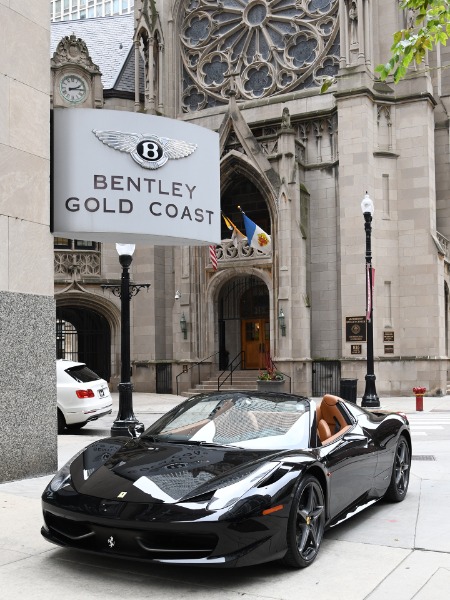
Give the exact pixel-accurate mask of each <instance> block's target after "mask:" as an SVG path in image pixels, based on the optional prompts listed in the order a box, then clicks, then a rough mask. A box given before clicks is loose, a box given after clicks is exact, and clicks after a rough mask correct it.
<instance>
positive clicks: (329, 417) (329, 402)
mask: <svg viewBox="0 0 450 600" xmlns="http://www.w3.org/2000/svg"><path fill="white" fill-rule="evenodd" d="M339 401H340V398H339V397H338V396H332V395H331V394H325V396H324V397H323V399H322V402H321V404H320V412H321V415H322V419H323V420H325V421H326V422H327V424H328V427H329V428H330V432H331V435H335V434H336V433H339V432H340V431H341V430H342V429H344V427H347V426H348V423H347V422H346V420H345V418H344V417H343V415H342V413H341V411H340V410H339V408H338V403H339Z"/></svg>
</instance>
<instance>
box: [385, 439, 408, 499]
mask: <svg viewBox="0 0 450 600" xmlns="http://www.w3.org/2000/svg"><path fill="white" fill-rule="evenodd" d="M410 471H411V452H410V450H409V445H408V442H407V441H406V438H405V437H404V436H401V438H400V439H399V441H398V443H397V448H396V450H395V456H394V465H393V467H392V475H391V482H390V484H389V487H388V489H387V492H386V494H385V496H384V497H385V499H386V500H389V502H401V501H402V500H404V499H405V496H406V492H407V491H408V485H409V474H410Z"/></svg>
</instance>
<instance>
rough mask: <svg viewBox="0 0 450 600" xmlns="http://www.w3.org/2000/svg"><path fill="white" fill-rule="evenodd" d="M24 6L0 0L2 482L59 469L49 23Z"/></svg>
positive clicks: (39, 10) (39, 9) (43, 13)
mask: <svg viewBox="0 0 450 600" xmlns="http://www.w3.org/2000/svg"><path fill="white" fill-rule="evenodd" d="M31 4H32V6H31V5H30V3H26V2H20V1H13V0H11V1H7V2H3V1H1V2H0V22H1V40H2V41H1V50H0V256H1V261H0V263H1V264H0V389H1V405H2V422H1V426H0V452H1V454H2V456H3V457H4V460H2V463H1V466H0V481H6V480H11V479H16V478H23V477H31V476H34V475H39V474H44V473H50V472H52V471H54V470H55V468H56V466H57V452H56V421H55V405H56V373H55V359H54V357H55V335H54V328H55V303H54V298H53V237H52V235H51V233H50V194H49V175H50V145H49V140H50V126H49V84H48V81H49V77H48V52H49V39H50V24H49V22H48V2H47V0H37V1H36V2H33V3H31ZM18 32H20V35H18ZM30 49H32V51H31V52H30Z"/></svg>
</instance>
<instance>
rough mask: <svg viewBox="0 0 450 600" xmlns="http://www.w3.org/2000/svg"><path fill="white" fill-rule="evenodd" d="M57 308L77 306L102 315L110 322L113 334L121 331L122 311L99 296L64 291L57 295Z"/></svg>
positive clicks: (80, 291) (82, 292)
mask: <svg viewBox="0 0 450 600" xmlns="http://www.w3.org/2000/svg"><path fill="white" fill-rule="evenodd" d="M55 301H56V307H57V308H58V307H60V306H69V305H70V306H77V307H78V308H87V309H90V310H94V311H96V312H98V313H99V314H101V315H102V316H103V317H105V319H106V320H107V321H108V323H109V326H110V327H111V332H112V333H114V334H115V333H117V332H119V331H120V309H119V308H118V307H117V306H116V305H115V304H114V303H113V302H111V301H110V300H108V299H107V298H103V297H102V296H100V295H99V294H90V293H89V292H86V291H82V290H73V291H70V290H69V291H68V290H62V291H61V292H58V293H56V294H55Z"/></svg>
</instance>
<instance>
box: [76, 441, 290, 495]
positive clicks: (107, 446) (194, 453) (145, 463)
mask: <svg viewBox="0 0 450 600" xmlns="http://www.w3.org/2000/svg"><path fill="white" fill-rule="evenodd" d="M279 454H280V452H279V451H277V452H274V451H273V450H243V449H242V448H233V447H229V446H228V447H226V446H220V447H208V446H202V445H196V444H179V443H177V444H174V443H166V442H164V443H159V442H150V441H147V440H145V439H142V438H138V439H136V440H131V441H125V440H123V441H122V442H121V443H120V442H119V438H111V439H109V440H101V441H100V442H96V443H95V444H92V445H91V446H89V447H88V448H86V450H85V451H84V453H83V454H82V455H80V456H79V457H78V458H77V459H76V460H75V461H74V462H73V463H72V467H71V474H72V483H73V487H74V488H75V489H76V490H77V491H78V492H80V493H82V494H86V495H89V496H94V497H101V498H106V499H110V500H113V499H123V500H126V501H129V502H177V501H179V500H181V499H185V498H189V497H192V496H198V495H201V494H204V493H206V492H208V491H211V490H214V489H215V488H216V487H218V486H223V485H227V483H228V481H229V484H231V483H235V482H236V481H239V480H240V479H242V478H244V477H245V476H247V475H249V474H250V473H251V472H252V471H253V470H255V469H256V468H258V467H259V466H261V463H263V462H265V461H267V460H274V459H276V457H277V456H279ZM282 454H286V453H285V452H282ZM98 465H101V466H98ZM94 469H95V470H94Z"/></svg>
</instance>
